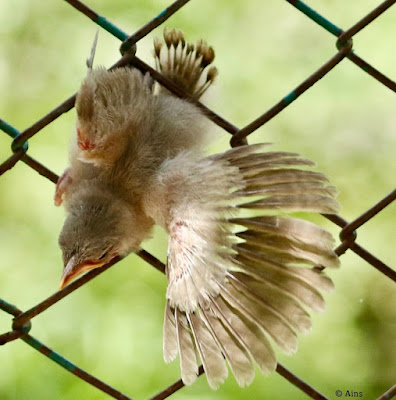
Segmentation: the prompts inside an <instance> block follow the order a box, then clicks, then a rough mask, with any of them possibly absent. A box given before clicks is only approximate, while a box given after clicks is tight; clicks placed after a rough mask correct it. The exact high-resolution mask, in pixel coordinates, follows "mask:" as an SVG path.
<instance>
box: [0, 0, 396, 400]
mask: <svg viewBox="0 0 396 400" xmlns="http://www.w3.org/2000/svg"><path fill="white" fill-rule="evenodd" d="M65 1H66V2H67V3H69V4H70V5H71V6H73V7H74V8H75V9H76V10H78V11H79V12H81V13H83V14H85V15H86V16H87V17H88V18H90V19H91V20H92V21H93V22H95V23H96V24H98V25H99V26H101V27H102V28H103V29H105V30H107V31H108V32H110V33H111V34H112V35H114V36H115V37H117V38H118V39H120V40H121V41H122V45H121V53H122V54H123V56H122V57H121V59H120V60H118V61H117V62H116V63H115V64H114V65H113V66H112V67H111V68H116V67H119V66H124V65H128V64H129V65H132V66H134V67H135V68H137V69H139V70H141V71H142V72H148V73H149V74H150V75H151V76H152V77H153V78H154V79H155V80H156V81H158V82H159V83H160V84H162V85H163V86H165V87H166V88H167V89H169V90H170V91H172V92H173V93H174V94H175V95H177V96H180V97H187V98H189V96H188V94H186V93H183V91H182V90H181V89H180V88H178V87H177V86H175V85H174V84H173V83H172V82H170V81H169V80H168V79H166V78H165V77H163V76H162V75H161V74H160V73H159V72H157V71H155V70H154V69H152V68H151V67H150V66H149V65H147V64H146V63H145V62H143V61H142V60H141V59H139V58H138V57H136V56H135V49H136V47H135V45H136V43H137V42H138V41H139V40H140V39H142V38H143V37H144V36H146V35H147V34H148V33H150V32H151V31H152V30H154V29H155V28H157V27H158V26H159V25H161V24H162V23H163V22H164V21H165V20H167V19H168V18H169V17H170V16H171V15H172V14H174V13H176V12H177V11H178V10H179V9H180V8H182V7H183V6H184V5H185V4H186V3H188V2H189V0H177V1H175V2H174V3H173V4H171V5H170V6H169V7H168V8H166V9H165V10H163V11H162V12H161V13H160V14H159V15H157V16H156V17H155V18H153V19H152V20H151V21H149V22H148V23H147V24H145V25H144V26H143V27H141V28H140V29H139V30H137V31H136V32H135V33H134V34H132V35H130V36H129V35H127V34H126V33H124V32H123V31H121V30H120V29H119V28H117V27H116V26H115V25H113V24H112V23H111V22H109V21H108V20H107V19H106V18H104V17H103V16H101V15H99V14H97V13H96V12H95V11H93V10H92V9H91V8H89V7H87V6H86V5H85V4H84V3H82V2H81V1H79V0H65ZM286 1H287V2H288V3H290V5H292V6H293V7H295V8H296V9H297V10H299V11H300V12H302V13H303V14H305V15H306V16H307V17H308V18H309V19H311V20H312V21H314V22H315V23H317V24H319V25H320V26H321V27H323V28H324V29H325V30H327V31H328V32H329V33H331V34H332V35H334V36H336V37H337V40H336V47H337V51H336V53H335V54H334V55H333V56H332V57H331V58H330V59H329V60H327V61H326V62H325V63H324V64H323V65H322V66H321V67H320V68H319V69H318V70H316V71H314V72H313V73H312V74H311V75H310V76H309V77H308V78H307V79H306V80H304V81H303V82H302V83H301V84H300V85H298V86H297V87H296V88H295V89H294V90H292V91H290V93H288V94H287V95H286V96H285V97H283V99H282V100H281V101H279V102H278V103H276V104H275V105H274V106H272V107H271V108H270V109H268V110H267V111H266V112H264V113H263V114H262V115H260V116H259V117H258V118H256V119H255V120H253V121H252V122H250V123H249V124H248V125H246V126H245V127H243V128H242V129H239V128H238V127H236V126H235V125H233V124H232V123H230V122H229V121H227V120H226V119H224V118H223V117H221V116H220V115H218V114H216V113H215V112H213V111H212V110H210V109H209V108H207V107H206V106H204V105H203V104H201V103H200V102H197V101H196V100H194V99H192V98H190V101H192V102H194V103H195V104H196V105H197V106H198V107H200V108H201V109H202V110H203V111H204V112H205V114H206V115H207V117H208V118H209V119H210V120H212V121H213V122H214V123H216V124H217V125H218V126H220V127H221V128H223V129H224V130H225V131H227V132H229V133H230V134H231V135H232V137H231V140H230V144H231V146H238V145H241V144H244V143H247V137H248V136H249V135H250V134H252V133H253V132H254V131H255V130H256V129H258V128H259V127H261V126H262V125H263V124H265V123H267V122H268V121H269V120H271V119H272V118H274V117H275V116H276V115H278V114H279V113H280V112H282V111H283V110H285V109H286V108H287V107H288V106H289V105H290V104H291V103H292V102H293V101H295V100H296V99H297V98H298V97H299V96H300V95H302V94H303V93H304V92H306V91H307V90H308V89H309V88H310V87H311V86H312V85H314V84H315V83H317V82H318V81H319V80H320V79H321V78H322V77H324V76H325V75H326V74H327V73H328V72H329V71H331V70H332V69H333V68H335V67H336V66H337V65H338V64H339V63H340V62H341V61H342V60H344V59H345V58H348V59H349V60H350V61H351V62H353V63H354V64H355V65H356V66H358V67H359V68H360V69H361V70H362V71H364V73H367V74H369V75H370V76H371V77H372V78H373V79H375V80H377V81H378V83H380V84H382V85H385V86H386V87H388V88H389V89H390V90H392V91H393V92H396V82H395V81H393V80H392V79H390V78H388V77H387V76H385V75H384V74H382V73H381V72H380V71H378V70H377V69H376V68H375V67H374V66H372V65H371V64H369V63H368V62H367V61H365V60H363V59H362V58H361V57H359V56H358V55H357V54H356V53H355V52H354V50H353V41H352V39H353V36H354V35H356V34H357V33H358V32H359V31H361V30H362V29H364V28H365V27H366V26H367V25H368V24H370V23H371V22H372V21H374V20H375V19H376V18H378V17H379V16H380V15H381V14H382V13H384V12H385V11H386V10H388V9H389V7H391V6H392V5H393V4H394V3H396V0H386V1H384V2H383V3H381V4H380V5H379V6H378V7H377V8H375V9H374V10H372V11H371V12H370V13H369V14H367V15H366V16H365V17H364V18H362V19H361V20H360V21H358V22H356V24H354V25H353V26H351V27H350V28H349V29H347V30H345V31H344V30H342V29H341V28H339V27H337V26H336V25H334V24H333V23H332V22H330V21H329V20H328V19H326V18H325V17H323V16H322V15H320V14H318V13H317V12H316V11H314V10H313V9H311V8H310V7H309V6H308V5H307V4H305V3H303V2H302V1H300V0H286ZM74 101H75V95H73V96H71V97H70V98H68V99H67V100H65V101H64V102H63V103H62V104H60V105H59V106H58V107H56V108H55V109H54V110H52V111H51V112H49V113H48V114H47V115H45V116H43V117H42V118H41V119H39V120H38V121H37V122H35V123H34V124H33V125H31V126H30V127H28V128H27V129H25V130H24V131H23V132H19V131H18V130H17V129H15V128H14V127H12V126H11V125H10V124H8V123H7V122H6V121H4V120H1V119H0V129H1V130H2V131H4V132H5V133H6V134H8V135H9V136H11V137H12V138H13V142H12V146H11V150H12V154H11V155H10V157H9V158H8V159H6V160H5V161H4V162H2V163H1V165H0V176H1V175H3V174H4V173H5V172H7V171H9V170H10V169H11V168H13V167H15V166H16V165H17V164H18V162H19V161H22V162H24V163H26V164H27V165H28V166H29V167H31V168H32V169H34V170H35V171H37V172H38V173H39V174H40V175H42V176H44V177H45V178H47V179H49V180H50V181H52V182H54V183H56V181H57V179H58V176H57V175H56V174H55V173H54V172H52V171H50V170H49V169H48V168H47V167H46V166H44V165H42V164H41V163H40V162H39V161H37V160H35V159H34V158H32V157H31V156H29V155H28V139H30V138H31V137H32V136H34V135H36V134H37V133H39V132H40V131H41V130H42V129H43V128H44V127H45V126H47V125H48V124H50V123H51V122H52V121H54V120H55V119H56V118H58V117H60V116H61V115H62V114H63V113H65V112H67V111H68V110H70V109H71V108H72V107H73V106H74ZM395 199H396V189H395V190H394V191H392V192H391V193H389V194H388V195H387V196H385V197H384V198H383V199H381V200H380V201H379V202H378V203H377V204H375V205H373V206H372V207H371V208H369V209H368V210H367V211H365V212H364V213H363V214H361V215H360V216H358V217H357V218H355V219H354V220H353V221H350V222H348V221H346V220H345V219H344V218H342V217H341V216H334V215H325V217H327V218H328V219H329V220H330V221H332V222H333V223H334V224H336V225H337V226H338V227H340V228H341V230H340V239H341V244H340V245H339V246H338V247H337V249H336V253H337V254H338V255H340V256H341V255H343V254H344V253H345V252H347V251H352V252H354V253H356V254H357V255H358V256H359V257H361V258H362V259H364V260H365V261H367V262H368V263H369V264H370V265H371V266H372V267H374V268H376V269H377V270H378V271H379V272H381V273H382V274H383V275H385V276H386V277H388V278H389V279H391V280H393V281H396V272H395V271H394V270H393V269H392V268H390V267H389V266H388V265H386V264H385V263H384V262H383V261H381V260H380V258H378V257H377V256H375V255H374V254H372V253H371V252H370V251H369V250H367V249H365V248H363V247H362V246H361V245H360V244H359V243H358V242H357V232H358V230H359V228H360V227H361V226H362V225H364V224H365V223H366V222H368V221H369V220H370V219H371V218H373V217H374V216H375V215H377V214H378V213H379V212H380V211H381V210H383V209H384V208H385V207H387V206H389V204H390V203H391V202H393V201H394V200H395ZM138 255H139V256H140V257H141V258H142V259H143V260H145V261H146V262H148V263H149V264H151V265H152V266H153V267H155V268H157V269H158V270H160V271H161V272H164V271H165V266H164V265H163V263H162V262H160V261H159V260H158V259H156V258H155V257H154V256H153V255H151V254H149V253H148V252H146V251H141V252H140V253H138ZM119 260H120V258H119V257H118V258H116V259H113V260H112V261H111V262H110V263H108V264H106V265H105V266H103V267H102V268H99V269H95V270H93V271H91V272H89V273H88V274H86V275H84V276H82V277H81V278H80V279H78V280H76V281H75V282H73V283H72V284H70V285H68V286H67V287H65V288H64V289H63V290H61V291H59V292H57V293H55V294H54V295H52V296H50V297H48V298H46V299H45V300H43V301H42V302H41V303H39V304H37V305H35V306H33V307H32V308H30V309H29V310H27V311H22V310H20V309H18V308H17V307H15V306H14V305H12V304H9V303H8V302H6V301H5V300H2V299H0V309H2V310H3V311H4V312H6V313H8V314H11V315H13V316H14V319H13V323H12V329H11V330H10V331H9V332H6V333H3V334H1V335H0V344H1V345H4V344H6V343H9V342H11V341H13V340H17V339H21V340H23V341H24V342H26V343H27V344H29V345H30V346H31V347H33V348H35V349H36V350H37V351H39V352H41V353H42V354H44V355H45V356H46V357H48V358H49V359H50V360H52V361H53V362H55V363H57V364H58V365H60V366H62V367H63V368H65V369H66V370H67V371H69V372H70V373H72V374H74V375H75V376H77V377H79V378H80V379H83V380H84V381H86V382H87V383H89V384H91V385H93V386H95V387H96V388H98V389H99V390H101V391H103V392H105V393H107V394H108V395H109V396H111V397H113V398H115V399H124V400H126V399H131V397H129V396H127V395H125V394H123V393H121V392H120V391H118V390H117V389H115V388H113V387H111V386H109V385H108V384H106V383H105V382H103V381H101V380H100V379H98V378H95V377H94V376H93V375H91V374H89V373H88V372H86V371H84V370H82V369H81V368H79V367H78V366H77V365H74V364H73V363H71V362H70V361H68V360H67V359H65V358H64V357H63V356H62V355H60V354H58V353H56V352H55V351H53V350H52V349H50V348H49V347H47V346H46V345H45V344H43V343H41V342H40V341H38V340H37V339H35V338H34V337H32V336H31V335H30V334H29V331H30V329H31V320H32V319H33V318H35V317H36V316H37V315H39V314H41V313H42V312H44V311H45V310H47V309H48V308H49V307H52V306H54V305H55V304H56V303H57V302H58V301H60V300H62V299H63V298H64V297H66V296H68V295H69V294H70V293H72V292H74V291H75V290H76V289H78V288H79V287H81V286H82V285H84V284H85V283H87V282H89V281H90V280H91V279H93V278H95V277H96V276H97V275H99V274H101V273H103V272H104V271H106V270H107V269H108V268H110V267H111V266H113V265H114V264H115V263H117V262H118V261H119ZM203 372H204V371H203V368H202V367H201V368H200V369H199V374H200V375H201V374H202V373H203ZM277 373H279V374H280V375H281V376H282V377H283V378H284V379H286V380H287V381H289V382H290V383H291V384H292V385H295V386H296V387H297V388H299V389H300V390H301V391H302V392H304V393H306V394H307V395H308V396H309V397H310V398H312V399H327V398H328V397H326V396H325V395H323V394H322V393H320V392H319V391H318V390H316V389H315V388H314V387H312V386H310V385H309V384H308V383H306V382H304V381H303V380H302V379H301V378H299V377H298V376H296V375H295V374H293V373H292V372H291V371H289V370H288V369H286V368H285V367H284V366H282V365H281V364H278V366H277ZM182 387H183V383H182V381H181V380H179V381H177V382H175V383H173V384H172V385H170V386H169V387H168V388H166V389H164V390H163V391H161V392H160V393H158V394H157V395H155V396H153V397H152V399H156V400H159V399H165V398H167V397H169V396H170V395H172V394H173V393H175V392H176V391H178V390H179V389H181V388H182ZM394 396H396V385H395V386H393V387H391V388H390V389H389V390H388V391H387V392H386V393H384V394H383V395H381V396H380V397H379V398H378V400H385V399H391V398H392V397H394Z"/></svg>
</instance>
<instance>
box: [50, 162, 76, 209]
mask: <svg viewBox="0 0 396 400" xmlns="http://www.w3.org/2000/svg"><path fill="white" fill-rule="evenodd" d="M72 182H73V179H72V177H71V169H70V168H66V169H65V171H64V172H63V174H62V175H61V176H60V177H59V179H58V182H56V189H55V196H54V203H55V205H56V206H57V207H59V206H60V205H61V204H62V202H63V194H64V193H65V192H66V191H67V188H68V187H69V186H70V184H71V183H72Z"/></svg>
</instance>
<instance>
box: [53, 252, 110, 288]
mask: <svg viewBox="0 0 396 400" xmlns="http://www.w3.org/2000/svg"><path fill="white" fill-rule="evenodd" d="M76 261H77V260H76V259H75V256H73V257H72V258H71V259H70V260H69V262H68V263H67V265H66V267H65V268H64V269H63V274H62V278H61V282H60V285H59V290H62V289H63V288H64V287H65V286H67V285H68V284H69V283H70V282H71V281H73V280H74V279H76V278H77V277H79V276H80V275H82V274H84V273H85V272H88V271H91V270H92V269H95V268H99V267H101V266H102V265H104V264H105V262H97V263H94V262H91V261H85V262H83V263H80V264H78V263H77V262H76Z"/></svg>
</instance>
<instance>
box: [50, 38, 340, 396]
mask: <svg viewBox="0 0 396 400" xmlns="http://www.w3.org/2000/svg"><path fill="white" fill-rule="evenodd" d="M164 40H165V43H163V42H160V41H158V40H157V41H156V42H155V44H154V57H155V60H156V64H157V69H158V70H159V71H161V72H162V73H163V74H164V75H166V76H167V77H168V78H169V79H171V80H172V81H173V82H174V83H176V84H178V85H179V86H181V87H182V88H183V89H184V90H186V91H187V92H188V93H189V94H190V95H191V96H192V97H195V98H199V97H200V96H201V95H202V94H203V93H204V92H205V91H206V89H207V88H208V87H209V86H210V84H211V83H212V82H213V80H214V77H215V76H216V75H217V70H216V69H214V67H211V66H210V64H211V62H212V61H213V59H214V51H213V49H212V48H211V47H209V46H208V45H207V44H206V43H204V42H203V41H199V42H198V43H197V45H196V46H195V47H194V46H192V45H190V44H187V43H186V42H185V40H184V36H183V34H182V33H181V32H180V31H166V32H165V34H164ZM76 106H77V116H78V121H77V137H76V138H75V139H74V140H73V142H72V145H71V151H70V163H71V166H70V169H69V170H67V172H66V173H65V174H64V176H63V181H62V182H63V183H62V182H61V183H60V184H59V185H58V191H57V195H56V200H57V202H58V203H60V202H61V201H62V199H63V200H64V201H65V206H66V210H67V212H68V216H67V219H66V222H65V225H64V228H63V230H62V233H61V236H60V246H61V248H62V250H63V255H64V262H65V272H64V277H63V280H62V286H64V285H65V284H67V283H68V282H69V281H70V280H71V279H73V278H74V277H76V276H78V275H79V274H80V273H81V272H84V271H87V270H89V269H92V268H93V267H98V266H100V265H103V264H104V263H105V262H108V261H110V260H111V259H112V258H113V257H114V256H115V255H121V256H123V255H126V254H128V253H130V252H133V251H136V250H138V249H139V248H140V243H141V242H142V241H143V240H144V239H146V238H147V237H149V236H150V232H151V228H152V226H153V225H154V224H158V225H161V226H162V227H163V228H164V229H165V230H166V231H167V232H168V234H169V246H168V262H167V268H166V275H167V279H168V288H167V293H166V298H167V301H166V307H165V315H164V330H163V335H164V341H163V351H164V360H165V362H167V363H168V362H171V361H173V360H174V359H175V358H176V356H177V354H179V358H180V368H181V376H182V379H183V381H184V383H186V384H191V383H193V382H194V380H195V379H196V376H197V373H198V365H199V363H200V362H202V363H203V366H204V369H205V372H206V377H207V380H208V383H209V385H210V386H211V387H212V388H217V387H218V385H219V384H221V383H222V382H224V380H225V379H226V378H227V375H228V370H227V367H226V362H227V363H228V365H229V366H230V369H231V371H232V373H233V375H234V376H235V379H236V381H237V382H238V384H239V385H240V386H245V385H248V384H250V383H251V382H252V380H253V378H254V363H256V364H257V365H258V367H259V369H260V370H261V372H263V373H264V374H267V373H270V372H271V371H273V370H274V369H275V368H276V358H275V354H274V351H273V348H272V344H271V343H270V341H269V339H270V340H272V341H273V342H274V343H276V345H277V346H279V347H280V349H281V350H283V351H284V352H286V353H288V354H290V353H293V352H295V351H296V349H297V334H298V333H307V332H309V331H310V329H311V320H310V316H309V313H308V309H312V310H314V311H321V310H323V309H324V307H325V302H324V299H323V295H322V292H323V291H329V290H331V289H332V288H333V284H332V281H331V280H330V278H328V277H327V276H326V275H325V274H324V273H323V272H320V271H318V270H316V269H312V268H309V267H311V266H313V265H317V264H320V265H322V266H325V267H329V268H332V267H337V266H338V264H339V261H338V258H337V256H336V254H335V253H334V252H333V250H332V249H333V246H334V241H333V238H332V236H331V235H330V234H329V233H328V232H326V231H325V230H323V229H322V228H320V227H318V226H317V225H315V224H313V223H311V222H307V221H304V220H302V219H299V218H296V217H293V216H289V215H288V213H290V212H295V211H299V212H319V213H335V212H337V210H338V203H337V201H336V200H335V199H334V196H335V195H336V190H335V188H334V187H333V186H331V185H330V184H329V181H328V179H327V177H326V176H325V175H324V174H321V173H318V172H314V171H312V170H311V168H312V167H313V165H314V163H313V162H312V161H310V160H306V159H304V158H302V157H300V156H299V155H298V154H296V153H288V152H279V151H268V150H269V145H268V144H259V145H250V146H241V147H239V148H235V149H231V150H229V151H226V152H224V153H221V154H216V155H213V156H210V157H204V158H203V157H202V155H201V150H202V149H203V146H204V144H205V143H206V142H207V138H208V137H207V131H208V130H207V127H206V125H205V118H204V116H203V115H202V114H201V112H200V111H199V110H198V109H197V108H196V107H195V106H194V105H193V104H191V103H189V102H188V101H186V100H182V99H176V98H175V97H174V96H172V95H171V94H170V93H169V92H167V91H166V90H164V89H162V88H155V86H153V85H152V84H151V81H150V78H149V77H148V76H143V75H142V74H141V73H140V72H138V71H135V70H130V69H127V68H124V69H118V70H114V71H112V72H107V71H105V70H104V69H101V68H98V69H93V70H90V71H89V72H88V75H87V77H86V79H85V80H84V82H83V84H82V87H81V89H80V92H79V94H78V97H77V103H76ZM266 150H267V151H266ZM246 209H255V210H258V212H259V213H260V215H259V216H253V217H252V216H250V215H246ZM92 266H93V267H92Z"/></svg>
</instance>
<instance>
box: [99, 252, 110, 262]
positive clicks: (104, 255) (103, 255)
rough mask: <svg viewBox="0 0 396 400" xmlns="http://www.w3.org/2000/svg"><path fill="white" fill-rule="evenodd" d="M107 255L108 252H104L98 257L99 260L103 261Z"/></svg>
mask: <svg viewBox="0 0 396 400" xmlns="http://www.w3.org/2000/svg"><path fill="white" fill-rule="evenodd" d="M107 254H109V252H108V251H106V252H104V253H103V254H102V255H101V256H100V257H99V260H103V259H104V258H105V257H106V256H107Z"/></svg>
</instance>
